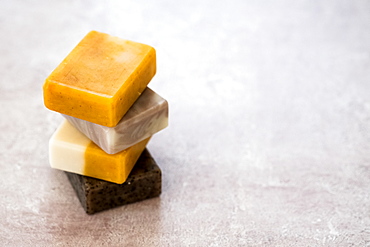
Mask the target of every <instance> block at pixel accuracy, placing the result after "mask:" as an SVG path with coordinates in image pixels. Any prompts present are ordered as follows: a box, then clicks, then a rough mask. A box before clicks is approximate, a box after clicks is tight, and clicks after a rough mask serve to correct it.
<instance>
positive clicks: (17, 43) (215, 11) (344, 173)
mask: <svg viewBox="0 0 370 247" xmlns="http://www.w3.org/2000/svg"><path fill="white" fill-rule="evenodd" d="M0 6H1V7H0V33H1V37H0V56H1V59H0V75H1V76H0V92H1V94H0V113H1V115H0V116H1V117H0V119H1V120H0V130H1V134H0V149H1V150H2V151H1V152H0V174H1V176H2V177H1V179H0V239H1V244H0V245H4V246H35V245H37V246H98V245H99V246H123V245H126V244H127V245H130V246H370V198H369V193H370V99H369V95H370V2H369V1H367V0H348V1H344V0H339V1H337V0H335V1H334V0H327V1H311V0H298V1H297V0H282V1H273V0H270V1H269V0H262V1H260V0H255V1H244V0H240V1H237V0H230V1H214V0H213V1H211V0H206V1H196V0H194V1H164V0H157V1H120V0H117V1H98V0H95V1H49V0H42V1H37V3H35V2H33V1H20V0H15V1H6V0H0ZM92 29H95V30H99V31H103V32H107V33H110V34H112V35H116V36H119V37H122V38H125V39H131V40H135V41H139V42H142V43H147V44H150V45H152V46H154V47H155V48H156V49H157V54H158V73H157V75H156V76H155V78H154V79H153V81H152V82H151V84H150V87H151V88H152V89H154V90H155V91H156V92H158V93H159V94H160V95H162V96H163V97H164V98H166V99H167V100H168V101H169V103H170V114H171V115H170V116H171V118H170V127H169V128H167V129H166V130H164V131H162V132H160V133H158V134H157V135H156V136H154V137H153V139H152V141H151V142H150V144H149V150H150V152H151V153H152V155H153V156H154V158H155V159H156V161H157V162H158V164H159V165H160V167H161V168H162V171H163V193H162V195H161V197H160V198H156V199H151V200H147V201H144V202H140V203H136V204H132V205H128V206H123V207H120V208H116V209H113V210H109V211H106V212H102V213H99V214H96V215H93V216H88V215H86V214H85V213H84V211H83V209H82V207H81V206H80V204H79V201H78V199H77V197H76V196H75V194H74V192H73V190H72V187H71V186H70V184H69V183H68V181H67V177H66V176H65V174H64V173H63V172H61V171H57V170H53V169H51V168H50V167H49V164H48V139H49V138H50V136H51V134H52V133H53V131H54V130H55V128H56V127H57V126H58V125H59V123H60V122H61V117H60V116H59V115H58V114H57V113H54V112H51V111H49V110H47V109H46V108H45V107H44V106H43V101H42V84H43V81H44V79H45V78H46V77H47V75H48V74H49V73H50V72H51V71H52V70H53V69H54V68H55V67H56V66H57V65H58V64H59V63H60V62H61V60H62V59H63V58H64V57H65V56H66V55H67V54H68V52H69V51H70V50H71V49H72V48H73V47H74V46H75V45H76V44H77V42H78V41H79V40H80V39H81V38H82V37H83V36H84V35H85V34H86V33H87V32H88V31H90V30H92Z"/></svg>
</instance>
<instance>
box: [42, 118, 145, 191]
mask: <svg viewBox="0 0 370 247" xmlns="http://www.w3.org/2000/svg"><path fill="white" fill-rule="evenodd" d="M149 139H150V137H149V138H147V139H145V140H143V141H141V142H139V143H137V144H135V145H133V146H131V147H129V148H127V149H125V150H123V151H121V152H119V153H116V154H107V153H106V152H104V151H103V150H102V149H101V148H99V147H98V146H97V145H96V144H94V143H93V142H92V141H91V140H90V139H89V138H87V137H86V136H85V135H84V134H82V133H81V132H80V131H78V130H77V129H76V128H75V127H73V126H72V125H71V124H70V123H69V122H68V121H67V120H64V121H63V123H62V124H61V125H60V126H59V127H58V129H57V130H56V131H55V132H54V134H53V135H52V137H51V138H50V142H49V161H50V166H51V167H53V168H56V169H60V170H63V171H68V172H74V173H77V174H81V175H85V176H90V177H94V178H99V179H103V180H106V181H109V182H113V183H118V184H122V183H123V182H125V181H126V178H127V177H128V175H129V174H130V172H131V170H132V168H133V167H134V165H135V163H136V161H137V160H138V159H139V157H140V155H141V153H142V152H143V150H144V149H145V147H146V144H147V143H148V141H149Z"/></svg>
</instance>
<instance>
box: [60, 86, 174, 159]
mask: <svg viewBox="0 0 370 247" xmlns="http://www.w3.org/2000/svg"><path fill="white" fill-rule="evenodd" d="M63 116H64V117H65V118H66V119H67V120H68V121H69V122H70V123H71V124H72V125H73V126H74V127H76V128H77V129H78V130H79V131H81V132H82V133H83V134H85V135H86V136H87V137H88V138H89V139H90V140H92V141H93V142H94V143H95V144H96V145H98V146H99V147H100V148H101V149H103V150H104V151H105V152H106V153H108V154H115V153H118V152H120V151H122V150H124V149H126V148H128V147H130V146H132V145H134V144H136V143H138V142H140V141H142V140H144V139H146V138H148V137H150V136H152V135H153V134H155V133H157V132H158V131H160V130H162V129H164V128H165V127H167V126H168V103H167V101H166V100H165V99H163V98H162V97H161V96H159V95H158V94H156V93H155V92H154V91H153V90H151V89H150V88H146V89H145V91H144V92H143V93H142V94H141V96H140V97H139V98H138V99H137V100H136V102H135V103H134V104H133V105H132V107H131V108H130V109H129V111H128V112H127V113H126V114H125V115H124V116H123V118H122V119H121V120H120V122H119V123H118V124H117V125H116V126H115V127H106V126H102V125H98V124H95V123H91V122H88V121H85V120H82V119H78V118H74V117H71V116H68V115H63Z"/></svg>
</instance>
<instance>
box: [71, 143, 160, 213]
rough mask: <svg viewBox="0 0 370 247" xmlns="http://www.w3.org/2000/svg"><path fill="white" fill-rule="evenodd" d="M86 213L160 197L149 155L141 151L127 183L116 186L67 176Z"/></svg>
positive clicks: (157, 175)
mask: <svg viewBox="0 0 370 247" xmlns="http://www.w3.org/2000/svg"><path fill="white" fill-rule="evenodd" d="M66 174H67V177H68V179H69V181H70V182H71V184H72V187H73V189H74V190H75V192H76V194H77V196H78V199H79V200H80V202H81V205H82V207H83V208H84V209H85V211H86V213H88V214H93V213H96V212H99V211H103V210H106V209H110V208H114V207H117V206H121V205H125V204H128V203H134V202H138V201H142V200H145V199H148V198H152V197H156V196H159V195H160V194H161V182H162V178H161V170H160V168H159V167H158V165H157V164H156V162H155V161H154V159H153V158H152V156H151V155H150V153H149V152H148V150H147V149H145V150H144V151H143V153H142V154H141V156H140V158H139V160H138V161H137V163H136V165H135V166H134V168H133V169H132V171H131V173H130V175H129V177H128V178H127V180H126V182H124V183H123V184H115V183H110V182H107V181H103V180H100V179H95V178H90V177H86V176H82V175H78V174H75V173H70V172H66Z"/></svg>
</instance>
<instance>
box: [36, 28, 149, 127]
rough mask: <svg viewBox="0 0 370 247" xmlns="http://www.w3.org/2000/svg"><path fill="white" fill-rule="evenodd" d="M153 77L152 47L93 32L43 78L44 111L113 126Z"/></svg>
mask: <svg viewBox="0 0 370 247" xmlns="http://www.w3.org/2000/svg"><path fill="white" fill-rule="evenodd" d="M155 73H156V52H155V49H154V48H153V47H151V46H148V45H144V44H140V43H136V42H132V41H128V40H123V39H120V38H117V37H114V36H111V35H108V34H105V33H100V32H97V31H91V32H90V33H88V34H87V35H86V36H85V37H84V38H83V39H82V40H81V42H80V43H79V44H78V45H77V46H76V47H75V48H74V49H73V50H72V51H71V53H70V54H69V55H68V56H67V57H66V58H65V59H64V60H63V61H62V63H61V64H60V65H59V66H58V67H57V68H56V69H55V70H54V71H53V72H52V73H51V74H50V75H49V76H48V78H47V79H46V80H45V83H44V86H43V91H44V103H45V106H46V107H47V108H49V109H50V110H53V111H57V112H60V113H63V114H66V115H69V116H72V117H76V118H80V119H83V120H86V121H89V122H93V123H96V124H100V125H104V126H108V127H114V126H116V125H117V123H118V122H119V120H120V119H121V118H122V117H123V115H124V114H125V113H126V112H127V111H128V109H129V108H130V107H131V105H132V104H133V103H134V102H135V101H136V99H137V98H138V97H139V96H140V94H141V93H142V92H143V91H144V89H145V88H146V86H147V85H148V83H149V82H150V80H151V79H152V78H153V76H154V75H155Z"/></svg>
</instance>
